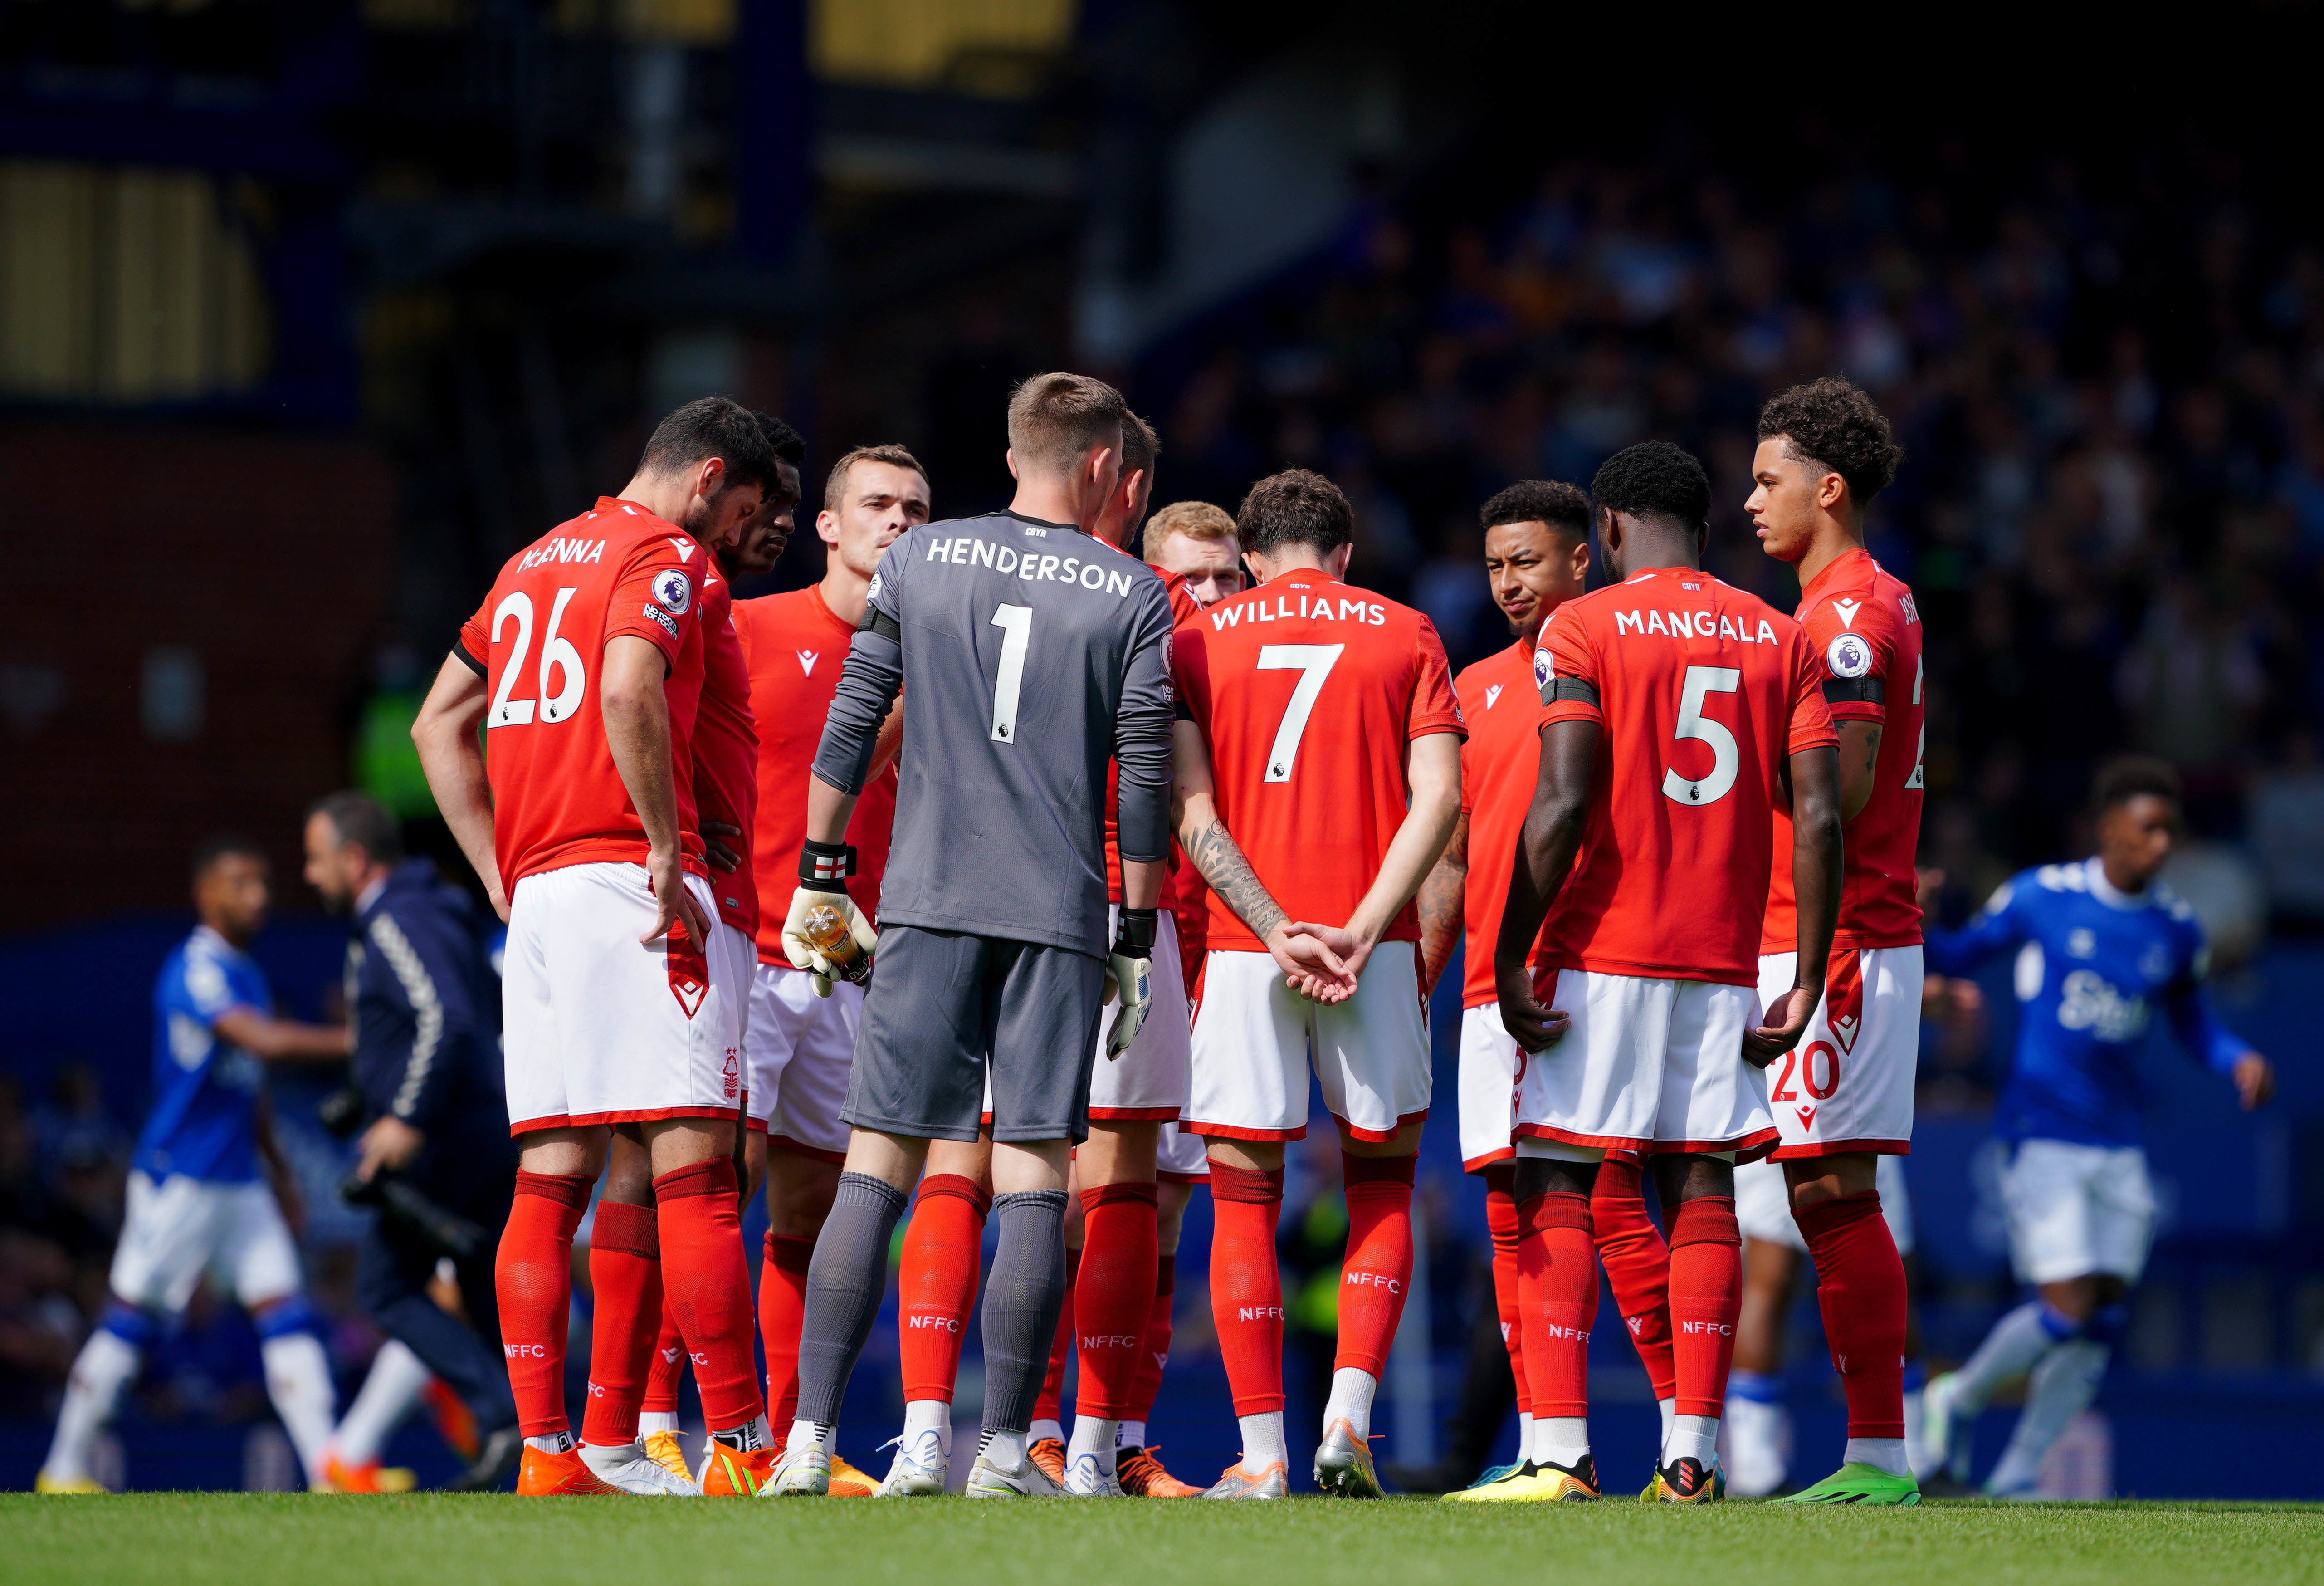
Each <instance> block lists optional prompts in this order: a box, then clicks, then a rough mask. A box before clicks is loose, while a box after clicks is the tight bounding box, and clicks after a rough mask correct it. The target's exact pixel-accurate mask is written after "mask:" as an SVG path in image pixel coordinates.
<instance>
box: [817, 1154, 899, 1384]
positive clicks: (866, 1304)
mask: <svg viewBox="0 0 2324 1586" xmlns="http://www.w3.org/2000/svg"><path fill="white" fill-rule="evenodd" d="M907 1199H908V1197H907V1196H906V1194H904V1192H903V1191H902V1190H899V1189H898V1188H896V1187H895V1186H894V1185H890V1184H888V1183H885V1182H883V1181H882V1180H880V1179H877V1178H874V1177H872V1176H871V1175H870V1174H868V1173H843V1174H841V1175H840V1176H839V1194H838V1195H837V1196H836V1197H835V1199H834V1200H833V1201H832V1203H831V1215H830V1216H828V1217H826V1218H825V1219H824V1223H823V1232H822V1233H821V1234H820V1235H818V1236H817V1237H816V1241H815V1255H814V1258H813V1259H811V1260H809V1261H808V1263H807V1315H806V1317H805V1319H804V1320H803V1321H802V1322H801V1323H800V1327H799V1360H798V1374H799V1397H798V1418H799V1419H800V1420H802V1421H816V1422H820V1423H822V1424H823V1425H833V1424H835V1423H836V1422H837V1421H838V1419H839V1401H840V1400H841V1399H842V1398H843V1397H845V1396H846V1393H847V1379H848V1378H849V1377H850V1376H851V1375H852V1374H853V1372H854V1370H855V1358H856V1357H857V1356H858V1355H860V1354H862V1352H863V1341H864V1340H865V1339H867V1338H870V1337H871V1323H872V1320H873V1319H874V1318H875V1317H877V1316H878V1315H879V1314H880V1296H881V1295H882V1294H883V1293H884V1292H886V1289H887V1286H888V1243H889V1240H890V1239H891V1238H892V1237H893V1236H894V1234H895V1231H896V1220H897V1219H898V1218H899V1217H901V1216H902V1215H903V1214H904V1203H905V1202H906V1200H907Z"/></svg>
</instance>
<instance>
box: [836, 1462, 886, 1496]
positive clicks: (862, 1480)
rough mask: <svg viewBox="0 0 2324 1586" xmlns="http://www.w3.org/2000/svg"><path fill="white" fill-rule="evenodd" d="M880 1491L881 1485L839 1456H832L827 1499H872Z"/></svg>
mask: <svg viewBox="0 0 2324 1586" xmlns="http://www.w3.org/2000/svg"><path fill="white" fill-rule="evenodd" d="M879 1491H880V1483H879V1482H877V1481H875V1480H872V1479H871V1476H869V1475H867V1474H866V1473H865V1472H863V1471H859V1470H857V1469H856V1468H855V1467H854V1466H853V1465H851V1464H849V1463H848V1462H846V1461H845V1460H843V1459H841V1458H840V1457H839V1456H838V1455H837V1454H834V1455H832V1456H831V1485H830V1486H829V1487H828V1488H826V1489H825V1490H824V1496H825V1498H872V1497H876V1496H877V1495H878V1493H879Z"/></svg>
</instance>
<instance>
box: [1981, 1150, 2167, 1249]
mask: <svg viewBox="0 0 2324 1586" xmlns="http://www.w3.org/2000/svg"><path fill="white" fill-rule="evenodd" d="M2001 1202H2002V1204H2003V1206H2005V1207H2006V1209H2007V1211H2008V1213H2009V1251H2010V1258H2011V1260H2012V1262H2013V1264H2014V1265H2015V1267H2016V1268H2017V1276H2018V1277H2019V1278H2021V1279H2022V1280H2024V1282H2027V1283H2063V1282H2065V1281H2066V1280H2067V1279H2069V1278H2072V1277H2089V1275H2090V1274H2092V1273H2095V1272H2103V1273H2108V1274H2111V1275H2112V1276H2114V1277H2119V1278H2121V1279H2123V1280H2124V1281H2125V1282H2126V1283H2135V1282H2136V1281H2137V1280H2138V1275H2139V1274H2140V1273H2141V1272H2143V1271H2144V1270H2145V1269H2146V1253H2147V1250H2148V1249H2150V1248H2151V1247H2152V1246H2153V1243H2154V1186H2153V1183H2152V1182H2151V1181H2150V1180H2149V1179H2148V1177H2147V1175H2146V1153H2145V1152H2144V1151H2142V1150H2140V1149H2139V1148H2137V1147H2136V1146H2085V1145H2078V1144H2075V1143H2074V1142H2072V1141H2070V1140H2043V1139H2032V1140H2020V1141H2019V1142H2018V1143H2017V1150H2016V1153H2015V1155H2014V1156H2013V1157H2010V1160H2009V1166H2006V1167H2005V1168H2003V1169H2002V1170H2001Z"/></svg>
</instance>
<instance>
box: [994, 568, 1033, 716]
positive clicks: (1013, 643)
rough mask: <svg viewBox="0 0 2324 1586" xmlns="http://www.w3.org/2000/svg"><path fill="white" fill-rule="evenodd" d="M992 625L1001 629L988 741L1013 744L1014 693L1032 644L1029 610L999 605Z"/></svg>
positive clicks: (1031, 621) (1031, 619) (1023, 606)
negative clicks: (998, 663)
mask: <svg viewBox="0 0 2324 1586" xmlns="http://www.w3.org/2000/svg"><path fill="white" fill-rule="evenodd" d="M992 625H993V626H994V627H996V628H998V629H1000V630H1001V669H1000V670H999V671H998V672H995V673H994V674H993V677H992V741H993V742H995V743H1014V742H1016V741H1017V693H1018V689H1019V687H1021V686H1022V684H1023V683H1024V681H1025V650H1026V649H1027V647H1028V646H1029V645H1030V644H1031V643H1032V642H1033V608H1032V607H1031V606H1029V605H1010V604H1007V603H1006V602H1003V603H1002V604H1001V605H1000V606H998V607H997V608H995V609H994V611H993V613H992Z"/></svg>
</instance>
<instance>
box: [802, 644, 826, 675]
mask: <svg viewBox="0 0 2324 1586" xmlns="http://www.w3.org/2000/svg"><path fill="white" fill-rule="evenodd" d="M821 659H823V657H822V656H821V655H820V654H818V653H817V652H816V651H815V650H800V651H799V652H798V663H799V676H801V677H803V678H812V677H814V676H815V663H816V662H817V661H819V660H821Z"/></svg>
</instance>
